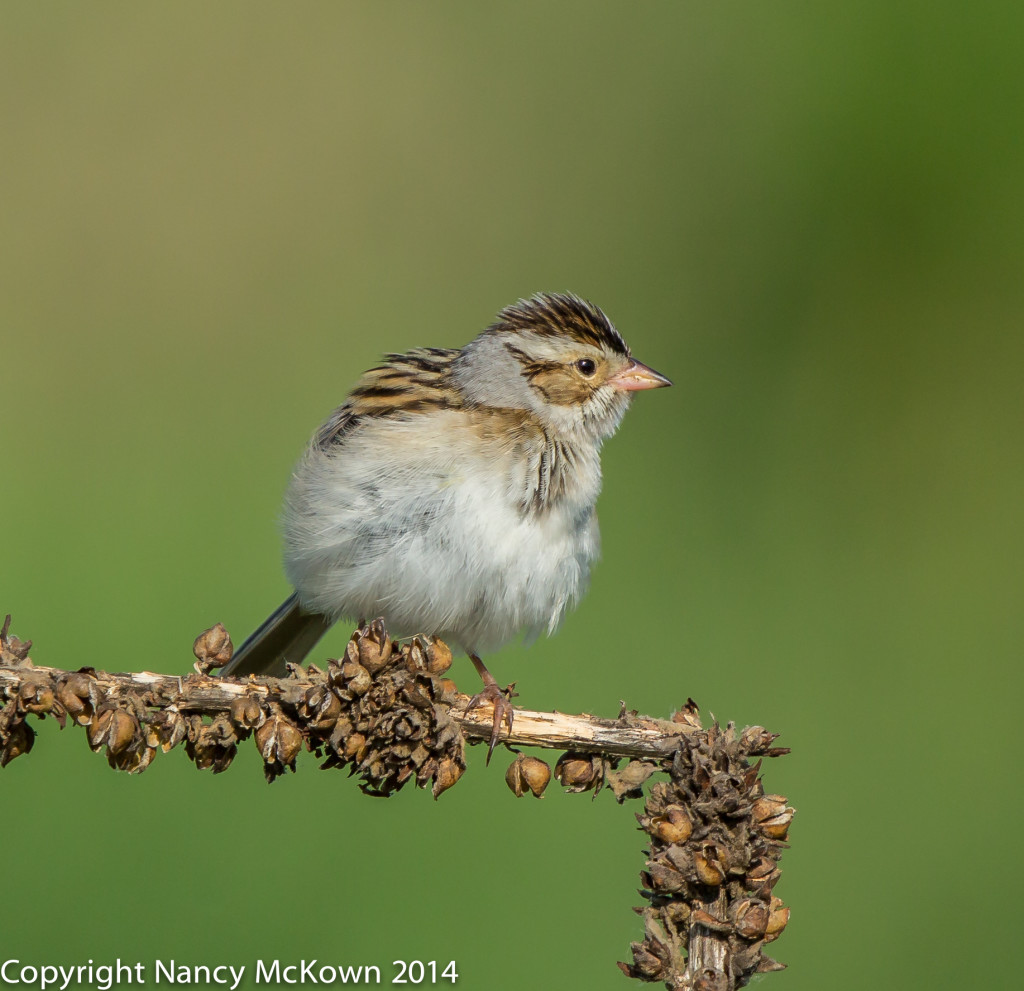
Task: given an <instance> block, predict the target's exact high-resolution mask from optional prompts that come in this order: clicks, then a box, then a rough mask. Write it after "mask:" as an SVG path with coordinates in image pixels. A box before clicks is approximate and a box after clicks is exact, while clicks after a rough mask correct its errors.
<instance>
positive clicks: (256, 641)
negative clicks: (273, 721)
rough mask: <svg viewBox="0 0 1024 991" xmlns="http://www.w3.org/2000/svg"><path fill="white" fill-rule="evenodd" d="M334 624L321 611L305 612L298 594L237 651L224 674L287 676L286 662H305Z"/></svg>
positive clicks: (222, 670) (272, 615)
mask: <svg viewBox="0 0 1024 991" xmlns="http://www.w3.org/2000/svg"><path fill="white" fill-rule="evenodd" d="M333 625H334V621H333V620H330V619H328V618H327V617H326V616H323V615H321V614H320V613H309V612H304V611H303V609H302V606H300V605H299V598H298V596H297V595H294V594H293V595H290V596H289V597H288V598H287V599H285V601H284V602H282V603H281V605H279V606H278V607H277V609H275V610H274V611H273V612H272V613H271V614H270V615H269V616H268V617H267V618H266V619H265V620H264V621H263V623H261V624H260V626H259V627H258V628H257V629H256V630H255V632H254V633H252V634H251V635H250V636H249V638H248V639H247V640H246V641H245V643H243V644H242V646H241V647H239V648H238V650H236V651H235V653H234V655H233V656H232V658H231V660H230V661H229V662H228V663H227V665H225V667H223V668H222V669H221V670H220V672H219V673H220V674H221V675H227V676H232V677H236V678H237V677H240V676H242V675H247V674H267V675H283V674H284V673H285V671H286V668H285V662H287V661H291V662H292V663H293V664H299V663H301V661H302V659H303V658H304V657H305V656H306V655H307V654H308V653H309V652H310V651H311V650H312V649H313V648H314V647H315V646H316V644H317V641H319V639H320V638H321V637H322V636H323V635H324V634H325V633H326V632H327V631H328V630H329V629H330V628H331V626H333Z"/></svg>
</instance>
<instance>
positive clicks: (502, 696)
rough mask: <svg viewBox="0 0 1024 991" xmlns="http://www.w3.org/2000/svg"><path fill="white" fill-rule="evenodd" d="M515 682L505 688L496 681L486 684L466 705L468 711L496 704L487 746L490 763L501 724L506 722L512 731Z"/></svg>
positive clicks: (499, 734)
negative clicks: (500, 686)
mask: <svg viewBox="0 0 1024 991" xmlns="http://www.w3.org/2000/svg"><path fill="white" fill-rule="evenodd" d="M515 687H516V686H515V682H512V684H511V685H509V686H508V687H507V688H505V689H504V690H503V689H501V688H499V687H498V685H497V683H496V682H492V683H489V684H485V685H484V687H483V688H482V689H481V690H480V691H479V692H477V693H476V695H474V696H473V697H472V698H471V699H470V700H469V704H468V705H467V706H466V712H469V711H470V710H471V709H476V708H477V707H478V706H481V705H487V704H488V703H490V704H491V705H493V706H494V720H493V722H492V724H491V740H490V745H489V746H488V747H487V761H486V763H488V764H490V762H491V754H493V753H494V748H495V747H496V746H497V745H498V738H499V737H500V736H501V724H502V723H504V724H505V726H506V727H507V728H508V732H509V733H510V734H511V732H512V719H513V716H514V713H515V709H514V707H513V705H512V701H511V700H512V699H514V698H515V697H516V693H515V692H514V691H513V689H514V688H515Z"/></svg>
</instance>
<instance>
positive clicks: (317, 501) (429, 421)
mask: <svg viewBox="0 0 1024 991" xmlns="http://www.w3.org/2000/svg"><path fill="white" fill-rule="evenodd" d="M671 384H672V383H671V382H670V380H669V379H668V378H666V377H665V376H664V375H662V374H661V373H659V372H656V371H654V369H652V368H650V367H649V366H647V365H644V364H642V363H641V362H639V361H637V360H636V359H635V358H633V357H632V355H631V353H630V350H629V348H628V347H627V345H626V343H625V341H624V340H623V339H622V336H621V335H620V334H619V332H618V331H617V330H616V329H615V327H614V325H613V324H612V322H611V321H610V320H609V319H608V317H607V316H605V314H604V313H603V312H602V311H601V310H600V309H599V308H598V307H597V306H595V305H594V304H593V303H590V302H588V301H586V300H584V299H582V298H580V297H579V296H577V295H574V294H572V293H537V294H535V295H534V296H532V297H530V298H528V299H520V300H519V301H518V302H516V303H514V304H513V305H511V306H507V307H505V308H504V309H502V310H501V311H500V312H499V313H498V315H497V318H496V320H495V321H494V322H493V323H492V324H491V325H490V326H489V327H487V328H486V329H485V330H484V331H483V332H482V333H480V334H478V335H477V336H476V337H475V338H474V339H473V340H471V341H470V342H469V343H468V344H466V345H465V346H464V347H462V348H458V349H453V348H433V347H419V348H413V349H412V350H410V351H406V352H404V353H394V354H388V355H385V357H384V360H383V361H382V362H381V363H380V364H378V365H377V366H375V367H374V368H371V369H370V370H369V371H367V372H365V373H364V374H363V375H362V377H361V378H360V379H359V380H358V381H357V383H356V385H355V387H354V388H353V389H352V391H351V392H350V393H349V395H348V397H347V398H346V399H345V401H344V402H343V403H342V404H341V405H340V406H339V407H337V409H335V410H334V412H333V413H331V415H330V416H329V417H328V418H327V420H326V421H325V422H324V423H323V425H322V426H321V427H320V428H319V429H318V430H317V432H316V433H315V434H314V435H313V438H312V440H311V442H310V443H309V445H308V447H307V448H306V451H305V453H304V454H303V455H302V457H301V459H300V461H299V462H298V465H297V466H296V468H295V470H294V472H293V474H292V476H291V480H290V482H289V484H288V488H287V493H286V495H285V500H284V508H283V512H282V521H281V522H282V531H283V538H284V568H285V573H286V576H287V578H288V580H289V582H290V584H291V586H292V588H293V589H294V592H293V593H292V594H291V595H290V596H289V597H288V598H287V599H286V600H285V601H284V602H283V603H282V604H281V606H279V607H278V609H276V610H275V611H274V612H273V613H272V614H271V615H270V616H269V617H268V618H267V619H266V621H265V622H264V623H263V624H262V625H260V626H259V627H258V628H257V629H256V631H255V632H254V633H253V634H252V635H251V636H250V637H249V638H248V639H247V640H246V641H245V642H244V643H243V644H242V646H241V647H240V648H239V649H238V650H237V652H236V653H235V654H234V656H233V657H232V659H231V661H230V662H229V664H228V665H227V666H226V667H225V668H224V669H223V670H222V672H221V674H222V675H225V676H236V677H237V676H242V675H247V674H258V675H259V674H263V675H266V674H283V673H284V671H285V670H286V665H287V664H288V663H293V664H298V663H300V662H301V661H302V660H303V659H304V658H305V657H306V655H307V654H308V653H309V652H310V651H311V650H312V649H313V647H314V646H315V645H316V643H317V642H318V641H319V640H320V638H321V637H322V636H323V635H324V634H325V633H326V632H327V630H328V629H329V628H330V627H331V626H332V625H334V623H336V622H338V621H339V620H340V619H342V618H346V619H350V620H356V619H358V620H359V622H363V621H364V618H366V617H381V618H383V620H384V622H385V625H386V628H387V629H388V631H389V633H390V634H391V635H392V636H394V637H395V638H396V639H402V638H405V637H408V636H414V635H417V634H427V635H431V636H435V637H438V638H440V639H443V640H444V641H445V642H447V643H449V644H451V645H454V646H457V647H460V648H461V649H462V650H464V651H465V652H466V654H467V655H468V656H469V658H470V660H471V661H472V663H473V665H474V666H475V667H476V670H477V672H478V673H479V676H480V678H481V681H482V683H483V689H482V690H481V692H480V693H478V694H477V695H476V696H474V697H473V699H472V700H471V702H470V707H476V706H479V705H486V704H487V703H490V704H492V705H493V706H494V715H493V727H492V734H491V739H490V749H489V751H488V760H489V759H490V753H491V752H493V749H494V746H495V744H496V743H497V741H498V739H499V736H500V731H501V726H502V724H503V723H504V725H505V726H506V727H507V728H508V730H509V732H511V728H512V706H511V703H510V701H509V698H510V696H511V686H510V687H509V688H508V689H505V690H502V689H501V688H500V687H499V685H498V683H497V681H496V679H495V678H494V676H493V675H492V674H491V673H490V671H488V669H487V667H486V666H485V665H484V663H483V661H482V659H481V654H483V653H487V652H490V651H493V650H495V649H496V648H498V647H500V646H502V645H503V644H506V643H508V642H509V641H511V640H513V639H514V638H515V637H516V636H518V635H520V634H525V635H526V637H527V638H528V639H532V638H535V637H536V636H538V635H539V634H541V633H545V632H546V633H548V634H552V633H554V632H555V630H556V629H557V628H558V626H559V624H560V623H561V621H562V618H563V616H564V615H565V613H566V611H567V610H568V609H570V608H571V607H573V606H575V605H576V604H577V603H578V602H579V600H580V598H581V597H582V596H583V594H584V592H585V591H586V589H587V586H588V583H589V579H590V571H591V566H592V565H593V564H594V562H595V561H596V559H597V557H598V554H599V551H600V535H599V531H598V522H597V513H596V509H595V505H596V502H597V497H598V493H599V491H600V488H601V461H600V454H601V446H602V444H603V442H604V441H605V440H607V439H608V438H609V437H610V436H611V435H612V434H614V433H615V431H616V429H617V428H618V426H619V424H620V423H621V421H622V418H623V415H624V414H625V412H626V409H627V408H628V406H629V404H630V400H631V398H632V396H633V393H635V392H637V391H640V390H645V389H657V388H661V387H663V386H668V385H671Z"/></svg>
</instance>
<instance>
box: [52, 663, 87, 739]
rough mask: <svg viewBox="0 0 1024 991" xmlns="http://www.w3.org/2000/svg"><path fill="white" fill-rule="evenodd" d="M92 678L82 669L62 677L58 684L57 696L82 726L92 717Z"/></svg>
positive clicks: (70, 714) (69, 713)
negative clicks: (90, 691) (90, 689)
mask: <svg viewBox="0 0 1024 991" xmlns="http://www.w3.org/2000/svg"><path fill="white" fill-rule="evenodd" d="M91 681H92V679H91V678H90V677H89V676H88V675H87V674H83V673H82V672H81V671H74V672H72V673H71V674H69V675H68V676H67V677H66V678H62V679H61V681H60V682H59V683H58V685H57V698H58V699H59V700H60V703H61V705H63V706H64V708H65V709H67V711H68V715H69V716H71V718H72V719H73V720H74V721H75V722H76V723H78V724H79V725H80V726H86V725H88V723H89V720H90V719H91V718H92V713H93V706H92V702H91V700H90V697H89V685H90V682H91Z"/></svg>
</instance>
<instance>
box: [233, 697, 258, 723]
mask: <svg viewBox="0 0 1024 991" xmlns="http://www.w3.org/2000/svg"><path fill="white" fill-rule="evenodd" d="M228 712H229V715H230V717H231V721H232V722H233V723H234V724H235V725H236V726H238V727H239V728H240V729H244V730H251V729H253V728H254V727H256V726H257V725H258V724H259V721H260V719H261V718H262V717H263V710H262V709H260V704H259V702H258V701H257V699H256V697H255V696H253V695H239V696H238V698H235V699H232V700H231V708H230V709H229V710H228Z"/></svg>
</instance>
